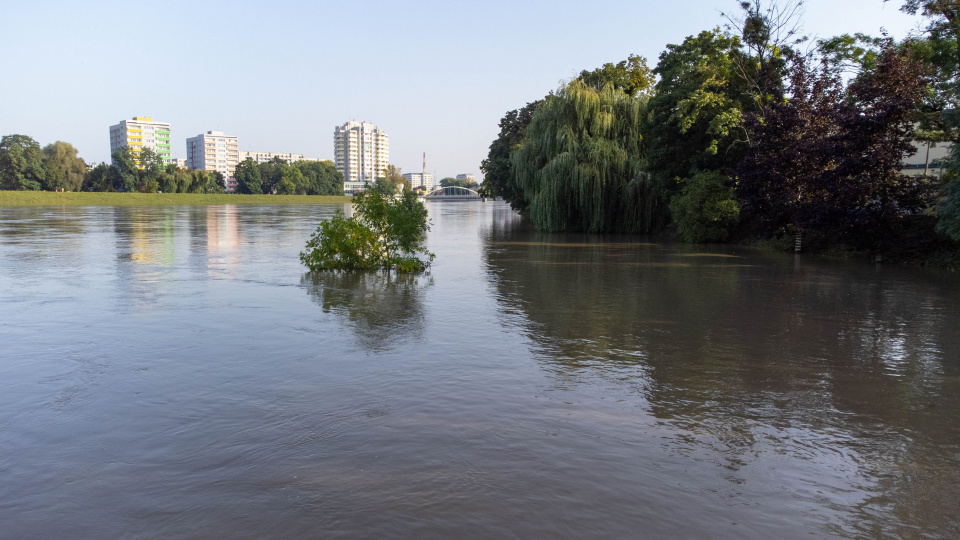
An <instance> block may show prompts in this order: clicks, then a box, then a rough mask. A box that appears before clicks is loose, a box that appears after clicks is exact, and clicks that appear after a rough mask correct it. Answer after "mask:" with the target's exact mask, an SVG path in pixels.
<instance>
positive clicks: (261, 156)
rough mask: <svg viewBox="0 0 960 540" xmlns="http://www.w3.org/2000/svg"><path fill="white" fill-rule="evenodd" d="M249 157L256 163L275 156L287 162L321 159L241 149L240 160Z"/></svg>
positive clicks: (266, 160) (269, 159) (270, 159)
mask: <svg viewBox="0 0 960 540" xmlns="http://www.w3.org/2000/svg"><path fill="white" fill-rule="evenodd" d="M247 158H249V159H252V160H253V161H254V162H255V163H266V162H268V161H273V159H274V158H280V159H282V160H283V161H286V162H287V164H288V165H289V164H293V163H296V162H297V161H320V160H319V159H310V158H305V157H303V154H282V153H276V152H245V151H242V150H241V151H240V161H241V162H242V161H246V160H247Z"/></svg>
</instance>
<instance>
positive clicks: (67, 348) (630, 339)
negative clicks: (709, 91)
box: [0, 202, 960, 539]
mask: <svg viewBox="0 0 960 540" xmlns="http://www.w3.org/2000/svg"><path fill="white" fill-rule="evenodd" d="M339 208H340V207H338V206H259V207H257V206H220V207H145V208H138V207H124V208H109V207H108V208H92V207H91V208H0V538H17V539H20V538H293V537H308V538H328V537H350V538H355V537H362V538H393V537H417V538H419V537H487V538H489V537H496V538H614V537H621V538H622V537H632V538H644V537H649V538H667V537H669V538H706V537H711V538H809V537H847V538H863V537H891V538H895V537H901V538H957V537H960V276H956V275H952V274H945V273H935V272H927V271H920V270H914V269H904V268H899V267H895V266H877V265H873V264H862V263H857V262H846V261H839V262H838V261H830V260H825V259H818V258H815V257H811V256H806V255H804V256H800V257H794V256H792V255H780V254H770V253H765V252H758V251H751V250H748V249H745V248H740V247H732V246H709V247H702V246H699V247H697V246H684V245H674V244H659V243H656V242H651V241H647V240H644V239H641V238H636V237H594V236H587V235H548V234H540V233H536V232H534V231H532V230H530V228H529V227H528V226H527V225H526V223H525V222H524V221H523V220H522V219H521V218H520V217H518V216H516V215H515V214H513V213H512V212H511V211H510V210H509V208H507V207H506V206H504V205H502V204H499V203H479V202H476V203H472V202H471V203H431V205H430V206H429V210H430V216H431V220H432V222H433V230H432V231H431V233H430V236H429V247H430V249H431V250H432V251H434V252H435V253H436V255H437V258H436V261H435V263H434V266H433V268H432V270H431V271H430V272H429V273H428V274H425V275H421V276H416V277H410V276H390V275H384V274H360V275H356V274H346V275H309V274H305V273H304V269H303V267H301V266H300V264H299V261H298V259H297V254H298V252H299V250H300V249H302V247H303V245H304V243H305V242H306V240H307V238H308V237H309V235H310V233H311V232H312V230H313V229H314V228H315V227H316V224H317V223H318V222H319V221H320V220H321V219H323V218H325V217H328V216H330V215H332V213H333V212H335V211H336V210H337V209H339Z"/></svg>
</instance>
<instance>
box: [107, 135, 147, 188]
mask: <svg viewBox="0 0 960 540" xmlns="http://www.w3.org/2000/svg"><path fill="white" fill-rule="evenodd" d="M110 157H111V160H112V164H111V165H110V167H111V168H112V169H113V170H114V173H113V175H112V177H113V186H112V187H113V190H114V191H120V192H124V191H136V190H137V185H138V184H139V181H140V171H139V169H138V168H137V163H136V161H135V160H134V158H133V154H132V153H131V152H130V149H129V148H127V147H125V146H124V147H120V148H118V149H116V150H114V152H113V154H111V156H110Z"/></svg>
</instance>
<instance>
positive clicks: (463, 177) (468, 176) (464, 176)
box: [457, 174, 477, 184]
mask: <svg viewBox="0 0 960 540" xmlns="http://www.w3.org/2000/svg"><path fill="white" fill-rule="evenodd" d="M457 180H466V181H467V182H473V183H474V184H476V183H477V177H476V176H474V175H472V174H458V175H457Z"/></svg>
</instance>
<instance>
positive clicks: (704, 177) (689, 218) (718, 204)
mask: <svg viewBox="0 0 960 540" xmlns="http://www.w3.org/2000/svg"><path fill="white" fill-rule="evenodd" d="M670 212H672V214H673V219H674V221H675V222H676V224H677V234H679V235H680V238H682V239H683V240H684V241H685V242H692V243H700V242H722V241H724V240H726V239H727V238H729V237H730V231H731V229H732V228H733V227H735V226H736V225H737V223H738V221H739V219H740V205H739V204H737V201H736V198H735V195H734V190H733V187H732V186H731V185H730V179H729V178H727V177H725V176H723V175H722V174H720V173H717V172H701V173H697V174H696V175H694V176H693V178H690V179H689V180H687V181H685V182H684V187H683V190H682V191H681V192H680V194H679V196H676V197H674V198H673V200H671V201H670Z"/></svg>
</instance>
